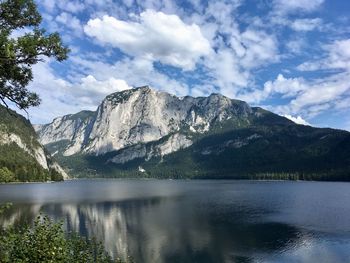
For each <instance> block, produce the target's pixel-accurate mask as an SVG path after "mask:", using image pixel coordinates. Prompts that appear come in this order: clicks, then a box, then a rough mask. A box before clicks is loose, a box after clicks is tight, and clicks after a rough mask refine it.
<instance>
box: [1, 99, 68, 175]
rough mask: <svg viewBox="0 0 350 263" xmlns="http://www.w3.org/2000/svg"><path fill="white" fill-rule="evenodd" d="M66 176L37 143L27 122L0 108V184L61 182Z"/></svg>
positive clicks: (33, 132) (35, 136) (19, 116)
mask: <svg viewBox="0 0 350 263" xmlns="http://www.w3.org/2000/svg"><path fill="white" fill-rule="evenodd" d="M66 176H67V174H66V173H65V172H64V171H63V170H62V168H60V166H59V165H58V164H57V163H56V162H54V161H53V159H52V158H51V157H50V154H48V153H46V151H45V150H44V148H43V146H42V145H41V144H40V143H39V142H38V140H37V135H36V133H35V131H34V129H33V127H32V125H31V124H30V122H29V121H28V120H26V119H25V118H24V117H23V116H21V115H19V114H17V113H16V112H14V111H12V110H9V109H7V108H5V107H3V106H1V105H0V182H16V181H18V182H33V181H50V180H51V181H60V180H63V178H64V177H66Z"/></svg>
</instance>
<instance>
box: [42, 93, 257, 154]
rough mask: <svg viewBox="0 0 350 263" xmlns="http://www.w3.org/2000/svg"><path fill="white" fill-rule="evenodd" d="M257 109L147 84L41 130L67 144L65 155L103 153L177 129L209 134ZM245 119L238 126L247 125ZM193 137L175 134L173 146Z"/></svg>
mask: <svg viewBox="0 0 350 263" xmlns="http://www.w3.org/2000/svg"><path fill="white" fill-rule="evenodd" d="M251 112H252V109H251V108H250V107H249V105H248V104H246V103H245V102H243V101H238V100H231V99H229V98H228V97H225V96H223V95H221V94H211V95H210V96H209V97H198V98H195V97H191V96H186V97H183V98H179V97H177V96H174V95H171V94H169V93H166V92H162V91H157V90H154V89H152V88H150V87H149V86H143V87H138V88H133V89H129V90H124V91H121V92H116V93H113V94H110V95H108V96H107V97H106V98H105V99H104V100H103V101H102V103H101V104H100V105H99V107H98V108H97V110H96V112H90V111H82V112H79V113H76V114H71V115H66V116H63V117H60V118H56V119H55V120H54V121H53V122H52V123H50V124H48V125H44V126H41V127H38V128H37V131H38V134H39V137H40V139H41V142H42V143H44V144H51V143H57V142H59V141H61V144H62V142H65V146H64V147H63V149H64V155H72V154H75V153H79V152H83V153H88V154H94V155H100V154H105V153H107V152H111V151H119V150H121V149H123V148H126V147H130V146H132V145H137V144H139V143H148V142H152V141H157V140H160V139H161V138H163V137H166V136H169V135H172V134H176V133H178V134H180V133H182V134H183V133H188V132H190V133H199V134H201V133H205V132H208V131H209V130H210V128H211V127H213V126H215V125H218V124H220V123H221V122H223V121H227V120H238V119H241V120H242V121H243V122H248V117H249V114H250V113H251ZM242 121H240V122H237V123H238V124H237V125H242ZM234 123H235V122H234V121H232V125H235V124H234ZM187 137H188V136H187ZM187 137H186V136H176V137H173V138H172V145H176V147H175V148H176V149H178V148H179V147H180V148H181V145H182V144H181V142H178V141H176V142H175V141H174V138H175V139H176V140H182V142H186V145H190V143H189V142H188V138H187ZM179 145H180V146H179ZM61 150H62V149H61ZM169 152H171V150H170V151H169Z"/></svg>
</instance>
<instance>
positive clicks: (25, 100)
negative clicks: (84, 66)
mask: <svg viewBox="0 0 350 263" xmlns="http://www.w3.org/2000/svg"><path fill="white" fill-rule="evenodd" d="M41 19H42V18H41V15H40V14H39V12H38V10H37V6H36V4H35V3H34V1H33V0H4V1H0V65H1V67H0V101H1V102H2V103H3V104H5V105H6V101H11V102H13V103H14V104H16V105H17V106H18V107H19V108H20V109H27V108H29V107H31V106H37V105H39V103H40V99H39V97H38V95H37V94H36V93H33V92H30V91H29V90H28V89H27V88H26V87H27V85H28V84H29V82H30V81H32V79H33V73H32V66H33V65H35V64H36V63H38V62H39V61H42V57H43V56H46V57H54V58H56V59H57V60H58V61H63V60H65V59H66V58H67V54H68V52H69V49H68V48H66V47H65V46H63V44H62V42H61V39H60V36H59V35H58V33H53V34H46V32H45V30H44V29H42V28H40V27H39V26H40V23H41ZM22 28H30V29H31V32H29V33H26V34H24V35H23V36H20V37H18V38H11V33H12V32H13V31H14V30H18V29H22Z"/></svg>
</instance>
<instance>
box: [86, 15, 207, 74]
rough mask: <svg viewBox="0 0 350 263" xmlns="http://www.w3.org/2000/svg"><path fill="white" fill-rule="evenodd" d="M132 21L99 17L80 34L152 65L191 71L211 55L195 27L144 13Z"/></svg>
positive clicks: (178, 19) (179, 20) (168, 17)
mask: <svg viewBox="0 0 350 263" xmlns="http://www.w3.org/2000/svg"><path fill="white" fill-rule="evenodd" d="M133 18H134V20H135V21H122V20H118V19H116V18H114V17H111V16H103V17H102V19H100V18H96V19H91V20H89V21H88V23H87V25H86V26H85V27H84V31H85V33H86V34H87V35H89V36H90V37H94V38H96V39H97V40H98V41H99V42H101V43H103V44H110V45H112V46H114V47H117V48H120V49H121V50H122V51H123V52H125V53H127V54H129V55H132V56H135V57H141V58H147V59H149V60H152V61H160V62H162V63H164V64H169V65H172V66H176V67H181V68H183V69H185V70H192V69H194V67H195V64H196V62H197V61H198V60H199V59H200V57H202V56H205V55H208V54H209V53H210V52H211V48H210V44H209V42H208V40H207V39H206V38H204V37H203V35H202V33H201V30H200V28H199V27H198V26H197V25H196V24H192V25H187V24H185V23H184V22H183V21H182V20H181V19H180V18H179V17H178V16H176V15H167V14H164V13H162V12H155V11H153V10H146V11H145V12H142V13H141V14H140V16H137V15H134V16H133Z"/></svg>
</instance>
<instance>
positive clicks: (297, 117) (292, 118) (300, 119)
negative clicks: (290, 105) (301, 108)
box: [282, 114, 310, 126]
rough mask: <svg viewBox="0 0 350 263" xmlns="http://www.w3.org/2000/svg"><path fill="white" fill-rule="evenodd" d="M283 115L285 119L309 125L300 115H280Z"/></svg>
mask: <svg viewBox="0 0 350 263" xmlns="http://www.w3.org/2000/svg"><path fill="white" fill-rule="evenodd" d="M282 116H283V117H286V118H287V119H289V120H291V121H293V122H295V123H296V124H301V125H309V126H310V123H308V122H307V121H306V120H304V119H303V118H302V117H301V116H296V117H293V116H292V115H289V114H285V115H282Z"/></svg>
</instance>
